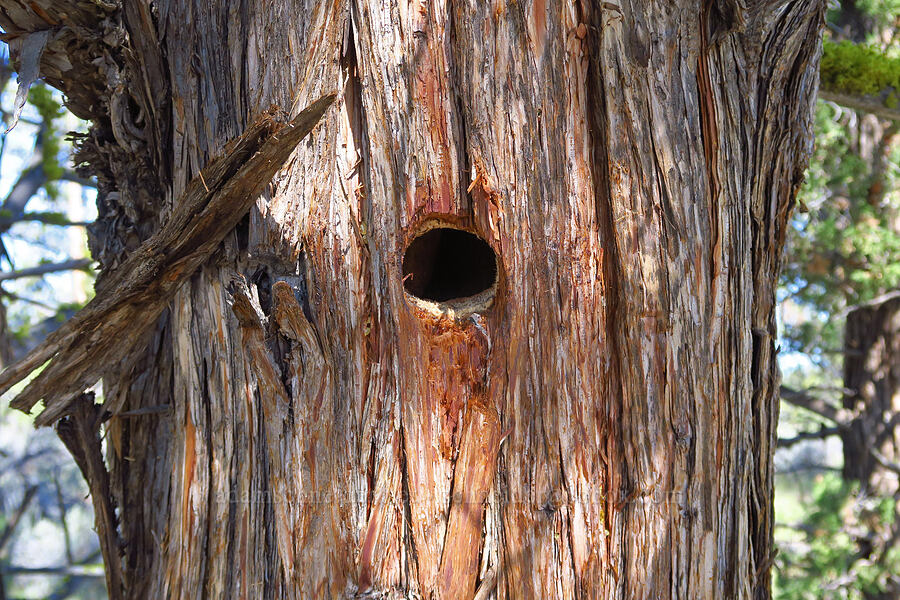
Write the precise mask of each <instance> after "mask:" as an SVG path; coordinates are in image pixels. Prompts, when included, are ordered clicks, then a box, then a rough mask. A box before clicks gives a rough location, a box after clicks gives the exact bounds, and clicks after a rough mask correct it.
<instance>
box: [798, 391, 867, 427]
mask: <svg viewBox="0 0 900 600" xmlns="http://www.w3.org/2000/svg"><path fill="white" fill-rule="evenodd" d="M781 398H782V400H786V401H787V402H790V403H791V404H793V405H794V406H799V407H800V408H804V409H806V410H808V411H810V412H813V413H815V414H817V415H819V416H820V417H822V418H823V419H828V420H829V421H831V422H832V423H835V424H837V425H838V426H840V427H846V426H847V425H849V424H850V421H851V420H852V417H851V415H850V413H849V411H846V410H844V409H842V408H838V407H837V406H834V405H833V404H830V403H828V402H826V401H824V400H822V399H821V398H819V397H817V396H813V395H811V394H807V393H806V392H801V391H798V390H795V389H791V388H789V387H787V386H784V385H783V386H781Z"/></svg>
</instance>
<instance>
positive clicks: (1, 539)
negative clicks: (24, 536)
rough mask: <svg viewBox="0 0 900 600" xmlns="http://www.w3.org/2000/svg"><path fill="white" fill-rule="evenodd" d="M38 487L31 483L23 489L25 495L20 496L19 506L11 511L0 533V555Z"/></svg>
mask: <svg viewBox="0 0 900 600" xmlns="http://www.w3.org/2000/svg"><path fill="white" fill-rule="evenodd" d="M37 491H38V487H37V486H36V485H32V486H30V487H28V489H26V490H25V495H24V496H23V497H22V502H21V503H19V507H18V508H17V509H16V512H14V513H13V515H12V517H11V518H10V519H9V522H8V523H7V524H6V527H4V528H3V533H0V556H3V555H4V554H5V550H6V545H7V544H8V543H9V540H11V539H12V535H13V533H15V531H16V527H18V525H19V521H21V520H22V516H23V515H24V514H25V511H26V510H28V505H29V504H31V501H32V500H33V499H34V495H35V494H37Z"/></svg>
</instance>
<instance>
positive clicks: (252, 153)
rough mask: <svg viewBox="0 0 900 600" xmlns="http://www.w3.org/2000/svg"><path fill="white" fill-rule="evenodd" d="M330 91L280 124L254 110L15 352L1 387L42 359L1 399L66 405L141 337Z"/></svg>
mask: <svg viewBox="0 0 900 600" xmlns="http://www.w3.org/2000/svg"><path fill="white" fill-rule="evenodd" d="M334 98H335V94H329V95H327V96H323V97H322V98H320V99H319V100H317V101H316V102H314V103H313V104H312V105H310V106H309V107H308V108H307V109H306V110H304V111H303V112H301V113H300V114H299V115H298V116H297V117H296V118H295V119H294V120H293V121H291V122H290V123H288V124H286V125H284V124H280V123H278V122H276V120H275V119H274V118H273V117H272V116H271V115H262V116H261V117H260V118H259V119H258V120H257V121H256V123H254V124H253V125H252V126H250V127H248V129H247V130H246V131H245V132H244V134H243V135H241V136H240V137H239V138H238V139H237V140H235V141H234V142H232V143H231V144H229V147H228V149H227V150H226V153H225V155H224V156H223V157H220V158H218V159H215V160H213V161H212V162H211V163H210V164H209V165H208V166H207V167H206V168H205V169H203V171H202V173H201V174H200V175H198V177H195V178H194V179H193V180H192V181H191V183H190V184H189V185H188V187H187V189H186V190H185V192H184V193H183V194H182V195H181V197H180V198H179V199H178V200H177V201H176V202H175V206H176V209H175V210H174V211H173V212H172V214H171V216H170V217H169V220H168V221H167V222H166V223H165V225H163V226H162V227H161V228H160V230H159V231H158V232H157V233H156V234H154V235H153V236H152V237H151V238H150V239H149V240H147V241H146V242H145V243H144V244H142V245H141V246H140V247H139V248H138V249H137V250H136V251H134V252H133V253H132V254H131V255H130V256H129V257H128V258H127V259H126V260H125V261H124V262H123V263H122V264H121V265H119V266H118V267H116V268H115V269H113V270H112V271H110V272H109V273H108V274H106V276H105V277H104V278H103V279H102V280H100V281H98V283H97V284H96V286H95V288H96V296H95V297H94V299H93V300H91V301H90V302H89V303H88V305H87V306H85V307H84V308H83V309H82V310H81V311H79V312H78V314H76V315H75V316H74V317H73V318H72V319H70V320H69V321H68V322H66V323H65V324H64V325H63V326H62V327H60V328H59V329H58V330H57V331H55V332H54V333H52V334H51V335H50V336H48V338H47V340H45V341H44V343H42V344H41V345H40V346H38V347H37V348H35V349H34V350H33V351H32V352H31V353H29V355H28V356H27V357H25V359H24V360H23V361H22V362H20V363H18V364H16V365H13V366H11V367H9V368H8V369H6V370H5V371H3V373H0V393H3V392H5V391H7V390H9V389H10V387H12V386H13V385H15V384H16V383H18V382H19V381H22V380H23V379H24V378H25V377H27V376H28V375H29V374H30V373H31V372H32V371H34V370H35V369H36V368H38V367H39V366H41V365H42V364H44V363H45V362H47V361H50V363H49V364H48V365H47V367H46V368H45V369H44V370H43V371H41V373H40V374H39V375H38V376H37V377H35V378H34V379H33V380H32V381H31V382H30V383H29V384H28V385H27V386H26V387H25V389H24V390H23V391H22V392H21V393H20V394H19V395H18V396H17V397H16V399H15V400H14V401H13V402H12V403H11V406H12V407H13V408H17V409H19V410H23V411H25V412H29V411H30V410H31V409H32V407H34V405H35V404H37V402H38V401H40V400H41V399H43V400H44V404H45V407H46V408H45V409H44V411H43V412H42V413H41V414H40V415H38V417H37V419H35V424H36V425H47V424H50V423H52V422H54V421H55V420H56V419H58V418H60V417H61V416H63V415H64V414H66V412H67V411H68V409H69V405H70V403H71V399H72V398H73V397H75V396H77V395H78V394H80V393H81V392H82V391H83V390H84V389H86V388H87V387H89V386H91V385H92V384H94V383H95V382H96V381H97V380H98V379H99V378H100V377H101V376H102V374H103V371H104V370H105V369H106V368H108V365H110V364H114V363H115V362H116V359H118V358H120V357H122V356H124V355H125V354H127V352H128V351H129V350H131V348H132V347H133V346H134V345H135V344H137V343H138V342H139V341H140V340H142V339H143V337H144V334H145V333H146V332H147V331H148V330H149V329H150V328H151V327H152V326H153V324H154V323H156V320H157V318H158V317H159V315H160V314H162V312H163V310H165V308H166V306H168V303H169V301H170V300H171V299H172V297H174V295H175V293H176V292H177V291H178V288H179V287H180V286H181V283H182V282H183V281H185V280H186V279H187V278H188V277H190V275H191V274H193V272H194V271H195V270H196V269H197V268H198V267H199V266H200V265H201V264H203V263H204V262H206V260H207V259H208V258H209V257H210V255H211V254H212V253H213V252H214V251H215V250H216V248H218V246H219V244H220V243H221V241H222V240H223V239H224V238H225V236H226V235H227V234H228V233H229V232H230V231H231V230H233V229H234V227H235V226H236V225H237V224H238V223H239V222H240V220H241V219H242V218H243V217H244V215H245V214H246V213H247V211H248V210H249V208H250V206H252V205H253V203H254V202H256V199H257V198H258V196H259V194H260V193H261V192H262V191H263V189H264V188H265V186H266V185H268V184H269V182H270V181H271V180H272V177H273V176H274V175H275V173H276V172H277V171H278V170H279V169H281V168H282V166H283V165H284V163H285V162H286V161H287V160H288V158H289V157H290V155H291V153H292V152H293V151H294V148H295V147H296V146H297V144H298V143H299V142H300V140H302V139H303V138H304V137H306V135H307V134H308V133H309V132H310V131H312V129H313V127H314V126H315V124H316V123H318V121H319V119H320V118H321V116H322V115H323V114H324V113H325V110H326V109H327V108H328V107H329V106H330V105H331V103H332V102H333V101H334Z"/></svg>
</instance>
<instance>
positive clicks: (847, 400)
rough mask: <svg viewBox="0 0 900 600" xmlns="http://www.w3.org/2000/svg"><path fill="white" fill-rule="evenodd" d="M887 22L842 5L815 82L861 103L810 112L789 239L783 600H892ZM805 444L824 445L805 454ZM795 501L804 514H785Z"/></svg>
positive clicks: (899, 362)
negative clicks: (806, 158)
mask: <svg viewBox="0 0 900 600" xmlns="http://www.w3.org/2000/svg"><path fill="white" fill-rule="evenodd" d="M898 9H900V6H898V5H897V4H896V2H842V3H841V4H840V6H839V7H836V8H834V9H833V10H831V11H830V12H829V14H828V24H829V28H828V30H829V33H828V34H827V35H826V41H825V55H824V57H823V61H822V78H823V86H826V87H827V86H828V85H831V86H832V88H831V93H827V92H826V93H824V94H823V97H824V98H826V99H830V100H839V101H842V100H843V96H842V94H841V93H834V87H835V86H837V85H840V86H843V88H844V93H850V92H851V91H852V92H853V93H857V94H864V95H868V97H869V100H868V101H858V102H850V103H849V106H850V108H851V110H848V108H847V107H845V106H840V105H838V104H835V103H834V102H831V101H828V102H820V103H819V105H818V108H817V111H816V131H817V137H816V149H815V151H814V153H813V158H812V160H811V163H810V168H809V171H808V175H807V183H806V185H805V186H804V189H803V190H802V191H801V195H800V198H801V199H800V204H801V207H802V209H801V211H799V212H798V214H796V215H795V218H794V219H793V220H792V235H790V236H789V237H788V249H787V251H786V257H787V260H786V265H785V270H784V273H783V276H782V282H783V294H784V296H783V297H784V298H785V304H784V307H785V308H784V312H783V315H784V322H785V325H786V327H785V340H786V342H787V348H786V349H787V351H788V352H787V355H786V358H785V360H783V361H782V362H783V363H784V364H785V365H787V369H786V371H787V372H786V384H787V385H788V387H787V388H785V389H784V397H785V398H786V400H787V401H788V402H790V403H792V404H794V405H796V406H799V407H802V409H803V410H801V411H798V410H797V409H792V408H791V407H790V406H788V407H786V410H785V416H786V419H784V424H785V426H786V428H790V429H793V430H794V431H792V432H791V433H790V434H786V435H785V439H783V440H781V442H780V444H781V445H782V446H786V447H789V449H787V450H785V451H784V455H783V456H781V457H780V461H779V462H780V466H781V469H780V470H781V471H782V472H783V473H784V475H783V476H782V477H781V479H780V481H779V483H778V484H777V486H776V487H777V488H778V489H779V490H781V494H780V495H781V498H782V500H781V502H780V504H779V506H780V507H782V509H783V510H781V516H780V517H779V520H780V521H781V522H782V523H783V524H784V527H782V528H780V529H779V530H778V535H777V538H778V539H779V546H780V547H781V549H782V553H781V555H780V558H779V562H778V567H779V572H780V574H781V577H779V580H778V586H779V588H780V590H781V596H782V597H784V598H821V597H823V593H824V595H825V597H828V598H847V597H850V598H863V597H864V598H893V597H896V596H897V594H898V593H900V592H898V590H900V580H898V579H897V577H896V573H898V572H900V562H898V561H900V548H898V544H897V532H898V528H900V519H898V515H897V514H896V507H897V494H898V487H897V485H896V477H895V475H894V474H892V471H891V466H892V465H893V464H894V461H895V460H896V454H895V453H894V450H893V442H892V439H893V438H894V437H895V436H896V435H897V429H896V420H895V417H894V415H895V414H896V411H897V409H898V407H895V406H893V405H892V401H891V400H890V398H892V397H893V396H896V390H895V387H896V383H895V382H894V380H895V376H894V375H892V373H893V372H895V371H896V370H897V369H898V368H900V353H898V352H897V351H896V349H894V345H895V342H894V341H892V340H893V335H894V334H893V333H892V328H893V327H895V325H893V324H892V323H893V319H894V316H893V312H892V311H893V310H894V308H892V307H894V301H893V300H891V297H892V295H893V294H894V291H895V290H897V289H898V287H900V220H898V208H900V191H898V190H900V186H898V181H900V166H898V165H900V144H898V136H897V132H898V124H900V113H897V112H896V107H897V102H896V93H897V90H900V60H898V59H900V45H898V42H900V40H898V39H897V26H898V24H900V23H898V20H897V19H898V14H900V11H898ZM876 100H877V102H876ZM884 103H886V104H891V106H892V107H893V108H890V107H888V108H887V109H884V108H883V106H882V107H879V105H883V104H884ZM853 108H856V109H863V110H862V111H860V112H857V111H856V110H852V109H853ZM872 110H873V111H874V112H869V111H872ZM845 324H846V328H845ZM798 430H799V433H797V431H798ZM816 437H818V438H830V437H832V438H833V439H835V443H834V444H833V445H831V446H827V445H825V444H820V445H815V444H812V445H809V444H803V443H802V442H803V441H804V440H809V439H811V438H816ZM837 439H839V440H840V442H837ZM828 448H830V449H831V450H830V451H829V450H828ZM797 500H800V501H801V502H803V503H804V504H805V505H806V506H807V507H808V508H801V507H800V506H799V505H798V506H792V504H793V502H796V501H797ZM823 581H828V582H829V583H828V584H827V585H825V586H824V591H823V585H822V582H823Z"/></svg>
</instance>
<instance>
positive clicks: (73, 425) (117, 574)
mask: <svg viewBox="0 0 900 600" xmlns="http://www.w3.org/2000/svg"><path fill="white" fill-rule="evenodd" d="M70 404H71V406H70V409H69V411H68V414H67V416H66V417H65V418H63V419H61V420H60V421H59V424H58V425H57V427H56V432H57V434H58V435H59V439H60V440H62V442H63V444H65V446H66V448H67V449H68V450H69V452H70V453H71V454H72V457H73V458H74V459H75V464H77V465H78V468H79V470H80V471H81V473H82V475H84V480H85V481H86V482H87V484H88V491H89V492H90V494H91V502H92V504H93V507H94V529H95V530H96V531H97V536H98V537H99V538H100V552H101V554H102V555H103V565H104V568H105V570H106V590H107V593H108V594H109V598H110V600H122V599H124V598H125V597H126V596H125V594H124V591H125V581H124V579H123V572H122V561H121V550H120V545H121V541H120V540H119V533H118V519H117V518H116V508H115V504H114V502H113V498H112V492H111V491H110V486H109V473H108V472H107V470H106V465H105V464H104V462H103V450H102V447H101V443H100V420H101V418H102V416H103V408H102V407H101V406H100V405H98V404H94V394H92V393H86V394H81V395H79V396H78V397H77V398H73V399H72V400H71V403H70Z"/></svg>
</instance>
